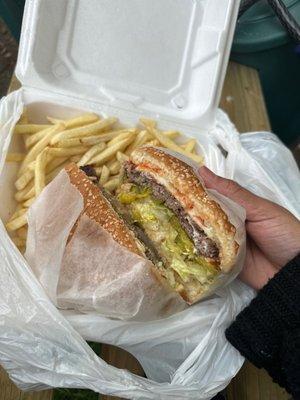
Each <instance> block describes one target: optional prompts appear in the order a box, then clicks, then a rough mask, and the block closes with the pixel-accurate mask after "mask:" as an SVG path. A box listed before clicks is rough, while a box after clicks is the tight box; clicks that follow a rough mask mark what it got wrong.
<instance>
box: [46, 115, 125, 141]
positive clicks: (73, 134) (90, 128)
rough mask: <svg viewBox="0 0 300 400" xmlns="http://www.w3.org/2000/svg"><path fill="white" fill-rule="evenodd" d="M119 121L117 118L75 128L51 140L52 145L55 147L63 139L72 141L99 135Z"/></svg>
mask: <svg viewBox="0 0 300 400" xmlns="http://www.w3.org/2000/svg"><path fill="white" fill-rule="evenodd" d="M116 121H117V118H112V117H111V118H106V119H103V120H100V121H97V122H94V123H93V124H89V125H84V126H80V127H78V128H73V129H69V130H64V131H63V132H61V133H59V134H58V135H56V136H55V137H54V138H52V140H51V144H52V145H54V144H56V143H58V142H59V141H60V140H63V139H72V138H82V137H86V136H91V135H95V134H97V133H100V132H102V131H103V130H104V129H107V128H109V127H110V126H112V125H113V124H114V123H115V122H116Z"/></svg>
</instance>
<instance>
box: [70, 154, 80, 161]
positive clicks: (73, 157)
mask: <svg viewBox="0 0 300 400" xmlns="http://www.w3.org/2000/svg"><path fill="white" fill-rule="evenodd" d="M80 159H81V155H77V156H72V157H71V158H70V162H74V163H78V161H79V160H80Z"/></svg>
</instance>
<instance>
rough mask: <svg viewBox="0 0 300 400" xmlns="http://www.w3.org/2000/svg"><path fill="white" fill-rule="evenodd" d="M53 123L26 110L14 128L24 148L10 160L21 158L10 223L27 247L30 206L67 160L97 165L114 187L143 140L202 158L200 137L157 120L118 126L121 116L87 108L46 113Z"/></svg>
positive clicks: (104, 183)
mask: <svg viewBox="0 0 300 400" xmlns="http://www.w3.org/2000/svg"><path fill="white" fill-rule="evenodd" d="M47 119H48V121H49V124H48V125H45V124H33V123H30V122H29V121H28V117H27V113H26V112H24V114H23V116H22V117H21V119H20V120H19V122H18V124H17V125H16V127H15V130H14V132H15V133H16V134H18V135H19V134H20V135H22V137H23V139H24V143H25V147H26V149H27V151H26V153H25V154H22V153H8V154H7V157H6V161H7V162H20V163H21V165H20V168H19V172H18V176H17V178H16V181H15V187H16V190H17V191H16V193H15V200H16V201H17V203H18V205H17V207H16V211H15V212H14V214H13V215H12V216H11V218H10V219H9V221H8V222H7V224H6V228H7V230H8V231H9V232H11V233H12V234H13V240H14V242H15V244H16V245H17V246H18V247H19V249H21V250H23V249H24V248H25V244H26V238H27V217H26V215H27V211H28V209H29V207H30V206H31V205H32V204H33V203H34V201H35V199H36V197H37V196H38V195H39V194H40V193H41V192H42V190H43V189H44V187H45V186H46V185H47V184H48V183H50V182H51V181H52V180H53V179H54V178H55V177H56V176H57V174H59V172H60V171H61V170H62V169H63V168H64V167H65V166H66V165H68V164H69V163H71V162H74V163H77V165H78V166H79V167H83V166H86V165H91V166H93V168H94V170H95V173H96V175H97V177H98V178H99V184H100V185H102V186H103V187H104V188H105V189H106V190H108V191H110V192H112V193H114V191H115V190H116V189H117V187H118V186H119V185H120V183H121V182H122V179H123V178H122V177H123V169H122V164H123V163H124V162H125V161H127V160H128V159H129V156H130V154H131V153H132V152H133V151H134V150H135V149H136V148H138V147H140V146H143V145H154V146H160V147H166V148H168V149H171V150H175V151H177V152H179V153H181V154H184V155H185V156H187V157H190V158H191V159H192V160H194V161H196V162H197V163H199V164H200V163H202V162H203V159H202V157H201V156H200V155H198V154H196V144H197V142H196V140H195V139H189V140H187V141H186V142H185V143H184V144H178V143H177V142H176V141H175V140H176V139H177V138H180V136H181V134H180V132H178V131H172V130H169V131H161V130H159V129H158V127H157V123H156V121H154V120H151V119H148V118H141V119H140V125H139V126H137V127H135V128H119V127H117V128H115V124H116V123H117V119H116V118H113V117H109V118H100V117H99V116H98V115H96V114H94V113H86V114H83V115H80V116H77V117H74V118H70V119H65V120H62V119H58V118H53V117H47Z"/></svg>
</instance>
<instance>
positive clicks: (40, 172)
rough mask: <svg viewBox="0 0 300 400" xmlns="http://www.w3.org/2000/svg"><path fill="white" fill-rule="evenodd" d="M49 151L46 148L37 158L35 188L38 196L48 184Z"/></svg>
mask: <svg viewBox="0 0 300 400" xmlns="http://www.w3.org/2000/svg"><path fill="white" fill-rule="evenodd" d="M47 151H48V148H46V149H45V150H44V151H42V152H41V153H40V154H39V155H38V156H37V158H36V161H35V171H34V188H35V195H36V196H38V195H39V194H40V193H41V191H42V190H43V189H44V187H45V186H46V173H45V169H46V164H47Z"/></svg>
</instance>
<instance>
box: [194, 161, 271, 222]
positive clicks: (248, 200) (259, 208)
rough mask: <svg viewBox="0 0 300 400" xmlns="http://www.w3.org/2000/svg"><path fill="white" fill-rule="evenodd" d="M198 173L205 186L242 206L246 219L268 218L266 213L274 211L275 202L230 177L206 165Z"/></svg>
mask: <svg viewBox="0 0 300 400" xmlns="http://www.w3.org/2000/svg"><path fill="white" fill-rule="evenodd" d="M200 175H201V177H202V179H203V180H204V183H205V186H206V187H207V188H209V189H216V190H217V191H218V192H219V193H221V194H223V195H224V196H226V197H228V198H229V199H231V200H233V201H235V202H236V203H238V204H240V205H241V206H242V207H244V208H245V210H246V213H247V220H248V221H252V222H254V221H259V220H261V219H262V218H268V213H270V217H271V214H273V213H274V206H275V204H273V203H271V202H270V201H268V200H265V199H263V198H261V197H258V196H256V195H255V194H253V193H251V192H249V190H247V189H244V188H243V187H242V186H240V185H239V184H238V183H236V182H234V181H232V180H230V179H225V178H221V177H220V176H218V175H216V174H214V173H213V172H212V171H211V170H209V169H208V168H207V167H201V168H200Z"/></svg>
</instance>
